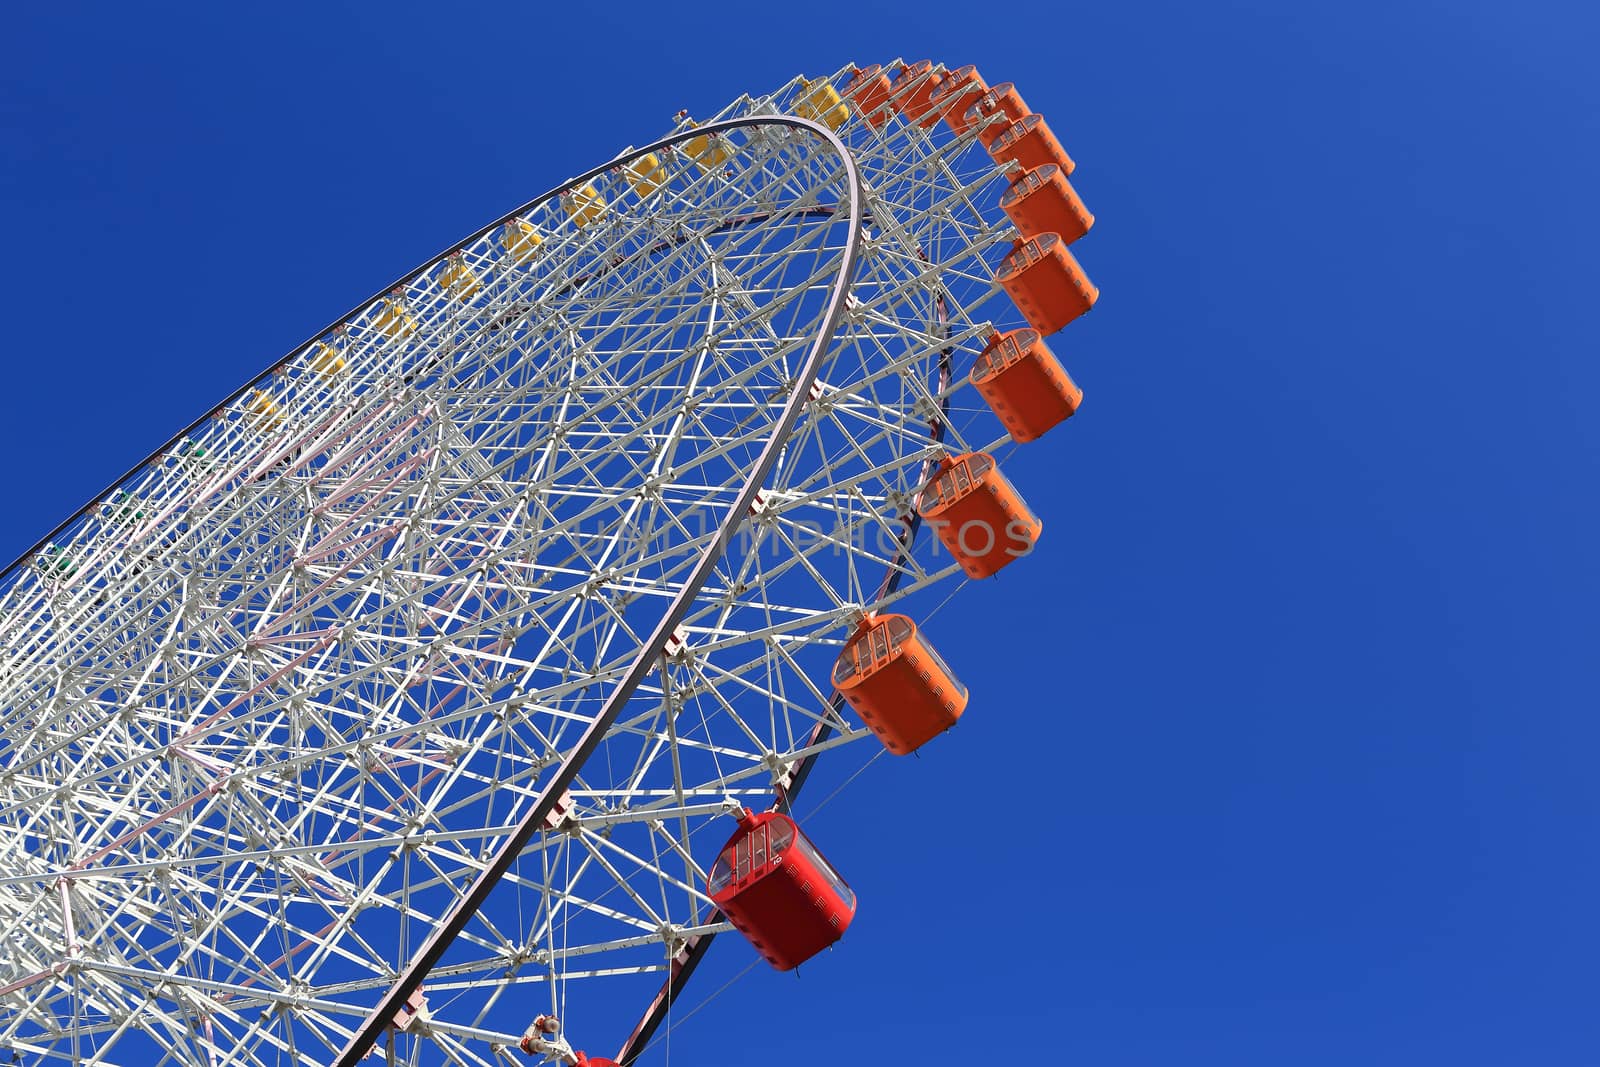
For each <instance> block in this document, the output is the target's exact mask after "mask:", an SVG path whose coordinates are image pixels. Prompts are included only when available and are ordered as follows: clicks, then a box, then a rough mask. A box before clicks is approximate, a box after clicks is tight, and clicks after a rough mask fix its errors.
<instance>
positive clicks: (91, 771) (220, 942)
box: [0, 72, 1016, 1065]
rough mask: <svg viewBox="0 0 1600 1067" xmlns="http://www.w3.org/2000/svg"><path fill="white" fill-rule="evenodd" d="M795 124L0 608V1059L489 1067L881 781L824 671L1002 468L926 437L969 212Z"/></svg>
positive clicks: (296, 420)
mask: <svg viewBox="0 0 1600 1067" xmlns="http://www.w3.org/2000/svg"><path fill="white" fill-rule="evenodd" d="M847 78H848V74H847V72H841V73H840V74H838V75H835V76H834V77H833V78H832V79H830V81H831V82H832V83H833V84H835V85H842V84H843V82H844V81H845V80H847ZM815 84H816V83H815V82H812V83H807V82H805V81H803V80H799V79H797V80H796V81H794V82H791V83H790V84H788V85H786V86H784V87H783V88H782V89H780V90H778V91H777V92H775V93H773V94H770V95H767V96H761V97H755V98H753V97H745V98H742V99H740V100H738V101H737V102H735V103H734V104H733V105H731V106H730V107H728V108H726V109H724V110H723V111H722V112H721V113H720V114H718V115H716V116H713V117H712V118H711V119H709V120H707V121H706V122H705V123H704V124H702V127H701V128H699V129H693V128H692V127H691V124H690V123H689V122H688V121H687V120H686V119H682V120H680V122H679V124H678V128H677V130H675V131H674V132H673V134H671V135H670V136H669V137H668V138H667V139H665V140H664V141H662V142H660V143H658V144H657V145H654V146H651V148H649V149H641V150H637V151H636V150H629V151H627V152H625V153H623V154H622V155H620V156H618V157H617V159H615V160H613V161H612V162H611V163H609V164H607V165H606V166H604V167H601V168H598V169H597V170H596V171H594V172H592V173H590V174H587V175H584V176H582V177H580V178H577V179H574V180H573V181H572V182H569V183H567V184H566V185H565V186H563V187H562V189H561V190H559V191H558V192H556V193H552V194H548V195H546V196H544V197H541V198H539V199H538V200H535V201H533V202H532V203H531V204H529V205H525V206H524V207H523V208H521V209H519V210H518V211H517V212H515V213H513V214H512V215H510V216H507V218H506V219H503V220H500V221H499V222H497V223H496V224H495V225H493V226H491V227H489V228H487V229H485V230H484V231H482V232H481V233H479V234H477V235H475V236H474V237H473V238H471V239H469V240H468V241H466V242H465V243H463V244H462V245H460V246H458V247H457V248H455V249H452V250H451V251H450V252H449V253H447V254H446V255H445V256H441V257H440V258H439V259H437V260H435V261H433V262H431V263H429V264H427V265H426V266H425V267H423V268H421V269H419V270H418V271H416V272H414V273H413V274H411V275H409V276H407V277H406V278H405V279H403V280H402V282H401V283H400V284H398V285H397V286H395V287H394V288H393V289H392V290H391V291H388V292H386V293H385V294H384V295H383V296H381V297H379V298H377V299H375V300H373V301H372V302H370V303H369V304H367V305H365V306H363V307H361V308H360V309H358V310H357V311H356V312H354V313H352V314H351V315H349V316H348V317H347V318H345V319H343V320H341V321H340V322H339V323H337V324H336V325H335V326H334V327H332V328H330V329H329V330H327V331H325V332H324V333H322V334H319V335H318V336H317V338H316V339H315V340H314V342H312V343H310V344H308V345H306V346H305V347H304V348H302V349H300V350H297V351H296V352H295V353H293V354H292V355H291V356H290V357H289V358H287V359H285V360H284V361H283V362H281V363H279V364H278V365H276V366H275V367H273V368H272V369H271V370H270V371H268V372H266V373H265V374H263V375H262V376H261V377H260V378H258V379H257V380H256V381H254V382H252V383H250V385H248V386H246V387H245V388H244V389H242V390H241V391H240V392H239V393H237V394H235V395H234V396H233V397H231V398H229V399H228V400H227V401H225V402H224V403H223V404H222V405H220V406H219V407H218V408H217V409H216V410H215V411H214V412H212V413H211V414H210V415H209V416H208V417H206V418H205V419H203V420H201V421H200V422H198V423H196V424H195V425H194V426H193V427H190V428H189V429H188V431H186V433H185V434H184V435H183V436H182V438H181V439H179V440H176V441H175V442H174V443H172V444H171V445H169V446H168V447H166V448H164V449H163V450H161V451H160V452H159V453H158V454H156V455H154V456H152V457H150V458H149V459H148V460H146V461H144V462H143V463H142V464H140V465H139V466H138V467H137V468H135V469H134V470H133V471H132V472H130V473H129V474H128V475H127V476H126V477H125V478H123V479H122V480H121V481H120V482H119V483H118V484H117V485H116V486H114V487H113V488H112V489H111V490H109V491H108V492H107V493H106V494H104V495H103V496H102V497H101V498H100V499H98V500H97V501H96V502H95V503H94V504H93V505H91V506H90V507H88V508H86V509H85V510H84V511H83V512H81V513H80V514H79V515H78V516H76V517H74V519H73V520H72V521H71V522H69V523H68V524H66V525H65V526H63V527H62V528H61V529H60V530H58V531H57V532H56V533H55V534H53V535H52V538H51V540H50V542H49V544H48V545H45V546H42V547H41V548H39V549H38V550H36V551H35V552H33V553H31V554H30V556H29V557H28V558H27V559H26V560H25V561H22V562H20V563H19V564H18V565H15V566H14V567H13V568H12V569H11V570H10V571H9V572H7V575H6V576H5V578H4V582H3V585H0V647H3V649H4V652H3V653H0V655H3V660H0V944H3V945H4V946H5V947H4V950H3V951H0V1050H7V1051H11V1052H14V1053H15V1054H16V1055H17V1057H18V1058H19V1059H20V1060H21V1061H22V1062H26V1063H40V1064H48V1063H56V1062H72V1063H137V1064H158V1063H159V1064H165V1063H173V1064H205V1065H213V1064H222V1063H226V1064H242V1065H252V1064H261V1065H266V1064H288V1063H304V1064H323V1063H329V1062H333V1061H335V1060H336V1059H339V1058H340V1055H341V1053H344V1052H347V1051H348V1055H346V1057H345V1062H349V1060H350V1059H352V1058H353V1057H354V1055H355V1054H358V1053H360V1052H363V1051H365V1047H366V1044H365V1043H363V1042H364V1037H363V1035H364V1034H365V1035H366V1036H367V1037H371V1036H374V1035H378V1034H380V1033H381V1035H382V1036H379V1037H378V1038H377V1047H378V1049H379V1051H380V1052H383V1051H387V1053H388V1055H389V1056H390V1057H391V1058H392V1059H393V1061H394V1062H412V1063H454V1064H488V1063H494V1062H507V1061H510V1060H512V1059H517V1060H523V1061H525V1060H524V1056H523V1053H522V1052H520V1051H517V1049H516V1044H517V1040H518V1037H519V1036H520V1035H521V1033H522V1031H523V1028H524V1027H525V1026H526V1024H527V1022H528V1021H529V1019H530V1018H531V1016H532V1015H533V1014H535V1013H536V1012H549V1013H554V1014H557V1015H559V1016H562V1017H563V1018H566V1019H567V1020H568V1025H569V1031H568V1032H569V1033H571V1032H572V1031H571V1025H572V1020H573V1019H574V1018H581V1017H583V1015H584V1011H585V1010H586V1007H587V1006H588V1005H593V1004H598V1003H601V1002H604V1003H607V1004H619V1003H622V1004H627V1005H629V1006H630V1019H631V1017H636V1016H637V1015H638V1013H639V1010H640V1009H642V1008H643V1007H644V1006H645V1005H646V1004H647V1003H648V1002H649V1001H650V998H651V996H652V995H654V993H655V991H656V990H657V989H658V988H660V987H661V985H662V982H663V980H664V979H668V978H670V977H672V976H674V975H675V974H676V973H678V972H677V971H676V970H675V968H678V969H679V970H681V965H682V962H683V961H684V959H685V958H686V956H687V954H688V952H689V950H690V949H691V948H693V947H694V946H696V945H703V940H704V939H705V938H707V937H708V936H709V935H711V934H714V933H716V932H718V931H720V930H723V929H725V924H723V923H722V922H721V921H720V918H719V917H718V916H717V915H716V913H715V909H714V908H713V907H712V906H711V904H710V902H709V901H708V899H707V898H706V897H705V896H704V885H705V872H704V869H703V868H704V867H705V866H707V865H709V863H710V861H711V859H712V858H713V851H714V850H715V848H716V847H717V846H718V845H719V844H720V843H721V840H722V839H723V838H724V837H725V836H726V834H727V833H728V831H729V828H730V826H731V823H730V822H729V821H728V820H726V819H725V818H723V819H719V816H725V815H726V814H728V813H729V812H730V811H731V810H733V809H734V808H736V807H737V806H738V805H746V806H749V807H752V808H765V807H768V806H771V805H772V804H773V803H774V800H775V798H776V799H777V800H778V801H779V802H783V801H785V800H786V797H785V795H784V791H785V789H786V788H787V789H792V788H794V786H795V784H796V782H797V779H798V778H799V777H802V776H803V773H804V771H805V770H806V769H808V766H809V763H808V761H809V760H810V759H812V758H813V757H815V756H817V755H818V754H819V753H821V752H824V751H826V750H830V749H833V748H836V747H839V746H842V745H848V744H851V743H853V742H856V741H858V740H861V739H863V738H866V739H867V740H866V743H867V745H868V746H870V747H869V748H868V749H864V750H863V751H864V752H870V751H874V750H876V746H877V744H878V742H877V741H876V740H873V739H872V737H871V735H870V734H869V733H868V732H867V731H866V730H865V729H864V728H863V727H862V726H861V725H860V724H859V723H858V722H856V721H855V720H854V719H853V718H851V717H850V716H849V715H848V714H847V713H845V712H842V711H841V710H840V707H839V702H838V701H837V700H836V699H835V698H834V695H833V694H832V692H831V691H830V689H829V686H828V684H827V681H826V679H827V678H828V669H829V667H830V666H831V664H832V661H833V658H834V657H835V655H836V654H837V651H838V648H839V646H840V645H841V643H842V642H843V639H844V638H845V637H846V636H847V635H848V633H849V632H850V630H851V628H852V627H853V626H854V625H855V623H856V622H858V621H859V619H860V618H861V616H862V613H863V612H866V611H871V610H875V609H879V608H883V607H886V606H888V605H890V604H892V603H894V602H896V601H898V600H899V599H901V598H903V597H905V596H907V595H910V594H912V593H914V592H916V591H918V590H921V589H924V588H926V587H928V586H930V585H932V584H934V583H937V582H940V581H942V580H945V579H948V578H952V577H956V578H959V568H958V567H956V565H955V564H954V563H953V562H952V561H951V560H950V558H949V557H948V556H947V555H943V554H941V552H940V551H939V550H938V549H937V547H936V546H935V545H930V544H929V543H928V538H927V537H926V536H924V537H922V538H916V537H915V535H914V534H915V531H914V524H913V523H911V522H909V521H908V518H909V516H911V515H912V514H913V512H914V505H915V500H916V497H917V494H918V492H919V491H920V489H921V487H922V485H923V484H924V483H925V481H926V480H927V477H928V475H929V471H930V469H931V463H932V462H933V460H934V459H935V458H936V456H937V455H938V454H939V453H940V451H941V449H946V448H948V449H949V450H951V451H967V450H971V449H977V448H989V449H994V448H997V447H999V446H1000V445H1001V444H1002V443H1004V442H1006V441H1008V438H1006V437H1005V436H1004V435H1003V432H1002V431H1001V429H1000V427H999V426H998V423H996V422H995V421H994V420H993V418H992V416H989V415H987V413H984V414H982V415H973V416H970V417H968V416H965V415H962V414H961V412H962V411H963V410H964V407H965V408H966V409H971V408H975V407H977V406H978V405H975V404H967V405H963V404H962V403H961V402H960V398H959V397H957V394H958V393H959V392H960V390H961V389H962V388H964V387H965V384H966V383H965V370H966V368H967V367H969V366H970V365H971V360H972V358H973V356H974V355H975V353H976V352H977V351H978V350H979V349H980V348H981V347H982V345H983V342H984V339H985V338H986V337H987V336H988V335H989V333H990V331H991V323H990V321H989V320H987V319H985V318H984V315H985V314H992V315H995V316H996V317H999V318H1003V319H1010V320H1013V321H1014V320H1015V318H1016V312H1015V311H1014V309H1013V308H1012V307H1011V305H1010V303H1009V301H1006V300H1004V299H1000V300H997V301H994V302H993V305H988V304H986V302H987V301H989V300H990V298H991V297H992V296H994V295H995V293H996V291H997V290H996V287H995V285H994V282H993V265H994V263H995V261H996V260H998V258H999V256H1000V255H1001V254H1002V253H1003V252H1004V251H1006V250H1007V249H1009V247H1010V242H1011V240H1012V238H1013V237H1014V235H1015V233H1014V230H1013V229H1012V228H1011V227H1010V225H1009V224H1008V223H1007V222H1006V220H1005V218H1004V216H1003V215H1002V214H1001V213H1000V211H999V209H998V206H997V204H998V198H999V194H1000V191H1001V190H1002V189H1003V188H1004V186H1005V177H1004V175H1003V173H1002V172H1001V171H1000V170H998V169H996V168H995V167H994V165H993V164H992V162H991V161H990V159H989V158H988V156H987V155H986V154H985V152H984V151H983V150H982V148H981V147H979V146H975V145H974V143H973V138H974V135H975V133H976V130H975V129H974V130H972V131H969V132H968V133H966V134H964V135H962V136H960V137H957V136H954V135H952V134H951V132H950V131H949V130H948V129H947V128H946V127H945V126H944V125H943V124H942V123H941V124H938V125H936V126H934V127H933V128H932V129H924V128H921V127H919V126H917V125H914V124H910V123H906V122H904V121H902V120H900V119H898V118H892V119H890V120H889V121H888V122H887V123H886V124H884V125H883V126H882V127H881V128H875V127H873V126H870V125H868V124H866V123H865V122H862V121H860V120H859V119H858V118H857V117H855V116H853V115H852V116H851V117H850V118H849V120H848V121H846V122H844V123H843V124H842V125H841V126H840V128H839V129H838V130H837V131H834V130H832V129H830V128H829V127H828V126H827V125H825V124H821V123H818V122H814V121H810V120H807V119H797V118H794V117H785V116H792V115H793V114H794V113H795V111H796V107H797V102H799V101H800V100H801V99H802V97H803V96H804V95H805V94H806V93H808V92H809V91H810V88H811V87H814V86H815ZM801 111H802V113H804V111H805V109H804V108H802V109H801ZM1006 324H1009V323H1002V325H1006ZM953 397H956V398H957V399H956V400H955V401H954V402H953V401H952V398H953ZM958 666H959V665H958ZM519 824H525V825H526V829H527V833H526V834H525V835H524V836H523V837H520V838H519V837H518V836H517V835H516V834H514V833H513V830H514V828H516V827H518V826H519ZM497 862H498V864H499V866H498V867H497V866H496V864H497ZM473 887H477V890H476V891H477V892H479V893H480V894H481V899H477V900H473V901H472V902H471V905H470V907H468V906H464V902H465V901H467V900H468V898H469V897H470V896H471V894H472V893H473V892H474V889H473ZM452 916H456V917H457V918H459V919H460V920H461V930H460V933H459V936H456V937H453V938H447V939H440V938H436V937H435V938H434V940H433V941H432V942H431V943H430V942H429V939H430V937H433V935H434V934H435V933H436V931H438V930H439V929H440V928H441V926H443V925H445V924H446V923H447V920H449V919H450V918H451V917H452ZM425 947H426V948H427V949H429V950H431V951H432V953H433V954H434V955H435V956H436V959H429V960H427V961H426V962H425V964H424V965H422V966H420V967H413V968H412V970H413V971H415V972H416V973H417V976H418V977H420V978H421V980H422V982H423V990H424V992H425V995H426V1001H427V1006H426V1007H425V1008H424V1009H423V1010H422V1011H420V1012H415V1013H412V1012H410V1011H409V1010H408V1011H407V1012H405V1013H403V1014H404V1015H405V1016H411V1015H415V1017H414V1018H409V1017H407V1018H405V1020H404V1021H405V1023H406V1025H405V1027H404V1028H403V1029H396V1028H394V1027H391V1026H390V1025H389V1024H390V1022H391V1020H392V1019H393V1018H394V1017H395V1013H394V1011H393V1010H392V1008H393V1004H392V1003H391V1001H393V1000H394V999H395V998H398V999H399V1000H401V1001H402V1002H403V1001H405V1000H406V999H407V993H408V992H409V989H400V988H399V986H400V984H401V981H402V977H403V976H404V975H405V974H407V967H408V964H411V963H414V962H415V961H417V960H418V959H419V957H420V956H422V955H426V953H425V952H424V949H425ZM413 984H414V983H413ZM397 990H398V991H397ZM386 997H388V998H390V999H389V1001H386V1000H385V998H386ZM411 1003H413V1004H415V1003H419V1001H416V1000H415V999H413V1000H412V1001H411ZM598 1015H599V1013H598V1012H593V1013H591V1017H598ZM629 1025H631V1022H630V1023H629ZM364 1026H365V1030H363V1027H364ZM626 1032H627V1027H626V1026H624V1027H623V1029H622V1032H621V1033H607V1034H586V1035H583V1038H582V1040H581V1041H580V1040H578V1039H577V1035H574V1044H578V1043H587V1044H589V1045H590V1046H591V1047H593V1046H594V1045H595V1044H599V1043H604V1042H607V1041H615V1040H620V1039H621V1038H622V1037H623V1036H625V1035H626ZM636 1036H637V1035H636ZM646 1036H647V1035H646ZM358 1046H359V1047H358ZM542 1051H545V1052H547V1053H548V1054H550V1055H551V1056H553V1057H564V1056H566V1055H567V1054H568V1051H569V1049H568V1046H567V1045H566V1044H565V1037H564V1036H561V1035H557V1036H552V1037H551V1038H550V1039H549V1041H548V1042H547V1043H546V1044H545V1045H544V1046H542ZM635 1051H636V1049H635ZM5 1058H6V1057H5V1056H4V1055H3V1054H0V1062H3V1061H4V1059H5Z"/></svg>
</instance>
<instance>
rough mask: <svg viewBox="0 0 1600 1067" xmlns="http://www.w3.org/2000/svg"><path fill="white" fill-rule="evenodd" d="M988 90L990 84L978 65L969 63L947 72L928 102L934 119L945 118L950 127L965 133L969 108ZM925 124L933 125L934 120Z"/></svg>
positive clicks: (958, 132)
mask: <svg viewBox="0 0 1600 1067" xmlns="http://www.w3.org/2000/svg"><path fill="white" fill-rule="evenodd" d="M988 91H989V86H988V83H986V82H985V81H984V80H983V75H981V74H979V73H978V68H977V67H975V66H973V65H972V64H971V63H968V64H967V65H966V66H964V67H957V68H956V69H955V70H952V71H951V72H950V73H948V74H946V75H945V76H944V78H943V79H941V80H940V82H939V88H938V89H936V90H934V93H933V96H932V97H931V98H929V101H928V103H929V106H930V107H931V108H932V115H933V116H934V119H935V120H937V119H939V118H942V119H944V121H945V123H946V124H947V125H948V126H949V127H950V129H951V130H953V131H954V132H955V133H956V134H958V135H959V134H962V133H965V132H966V129H967V126H968V122H967V109H968V108H969V107H971V106H972V102H973V101H974V100H976V99H978V98H979V97H981V96H982V95H983V94H984V93H986V92H988ZM924 125H927V126H931V125H933V122H932V121H928V122H925V123H924Z"/></svg>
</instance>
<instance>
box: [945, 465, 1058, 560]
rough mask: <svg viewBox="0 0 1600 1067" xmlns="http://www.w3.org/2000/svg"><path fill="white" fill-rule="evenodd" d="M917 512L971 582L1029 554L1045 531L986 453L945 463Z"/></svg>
mask: <svg viewBox="0 0 1600 1067" xmlns="http://www.w3.org/2000/svg"><path fill="white" fill-rule="evenodd" d="M918 512H919V513H920V514H921V515H922V518H923V519H924V520H925V521H926V522H927V523H928V525H929V526H931V527H932V528H933V532H934V534H935V535H936V536H937V537H938V538H939V541H940V543H941V544H943V545H944V547H945V549H946V550H948V551H949V553H950V554H951V555H952V556H954V557H955V558H956V561H957V562H958V563H960V564H961V569H962V570H964V571H966V572H967V576H968V577H969V578H988V577H989V576H991V575H993V574H995V573H997V572H998V571H1000V569H1001V568H1003V567H1006V566H1008V565H1009V564H1011V563H1012V562H1013V561H1015V560H1017V559H1020V558H1021V557H1023V556H1025V555H1027V554H1028V553H1029V552H1031V551H1032V550H1033V546H1034V544H1035V543H1037V542H1038V540H1039V533H1040V531H1041V530H1043V529H1044V524H1043V523H1042V522H1040V521H1039V519H1038V516H1036V515H1034V513H1033V512H1032V511H1030V510H1029V509H1028V505H1027V504H1025V503H1023V500H1022V497H1021V496H1019V495H1018V494H1017V491H1016V490H1015V489H1013V488H1012V486H1011V483H1010V482H1009V481H1007V480H1006V476H1005V475H1003V474H1001V473H1000V468H999V467H997V466H995V462H994V457H993V456H991V455H989V454H988V453H987V452H968V453H965V454H964V455H960V456H955V457H953V458H946V459H944V460H942V461H941V462H940V464H939V470H938V473H937V474H936V475H935V476H934V479H933V481H932V483H931V484H929V486H928V488H927V490H926V491H924V493H923V494H922V506H921V507H920V508H918Z"/></svg>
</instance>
